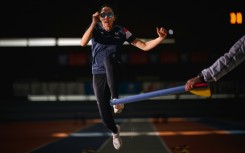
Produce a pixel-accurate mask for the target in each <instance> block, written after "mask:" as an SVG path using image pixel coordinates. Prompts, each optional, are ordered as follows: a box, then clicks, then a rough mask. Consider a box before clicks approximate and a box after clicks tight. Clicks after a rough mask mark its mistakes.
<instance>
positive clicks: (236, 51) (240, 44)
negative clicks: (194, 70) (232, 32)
mask: <svg viewBox="0 0 245 153" xmlns="http://www.w3.org/2000/svg"><path fill="white" fill-rule="evenodd" d="M244 59H245V35H243V37H241V38H240V39H239V40H238V41H237V42H236V43H235V44H234V45H233V46H232V47H231V48H230V50H229V52H227V53H225V54H224V55H223V56H221V57H219V58H218V59H217V60H216V61H215V62H214V63H213V64H212V65H211V66H210V67H208V68H206V69H203V70H202V72H201V73H202V75H203V77H204V80H205V81H206V82H210V81H218V80H219V79H220V78H221V77H223V76H224V75H226V74H227V73H228V72H230V71H231V70H232V69H234V68H235V67H236V66H238V65H239V64H240V63H242V62H243V61H244Z"/></svg>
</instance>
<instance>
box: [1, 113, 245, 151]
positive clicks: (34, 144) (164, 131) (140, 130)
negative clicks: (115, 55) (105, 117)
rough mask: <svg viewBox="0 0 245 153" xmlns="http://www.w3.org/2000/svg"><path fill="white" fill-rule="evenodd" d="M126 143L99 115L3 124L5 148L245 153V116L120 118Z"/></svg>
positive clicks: (3, 147)
mask: <svg viewBox="0 0 245 153" xmlns="http://www.w3.org/2000/svg"><path fill="white" fill-rule="evenodd" d="M116 121H117V123H118V124H120V126H121V138H122V140H123V146H122V148H121V149H120V150H119V151H118V150H115V149H114V148H113V145H112V138H111V134H110V133H109V131H108V130H107V129H106V128H105V127H104V126H103V125H102V124H101V122H100V119H90V120H83V121H79V120H73V121H47V122H46V121H36V122H5V123H1V126H0V130H1V138H0V140H1V146H0V152H1V153H85V150H90V151H94V152H96V153H113V152H116V153H149V152H150V153H244V145H245V126H244V121H243V120H242V119H234V118H232V119H230V118H225V119H221V118H219V119H214V118H213V119H208V118H131V119H118V120H116Z"/></svg>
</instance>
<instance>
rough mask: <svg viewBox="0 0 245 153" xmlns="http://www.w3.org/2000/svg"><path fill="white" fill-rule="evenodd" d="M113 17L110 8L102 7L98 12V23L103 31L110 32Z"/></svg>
mask: <svg viewBox="0 0 245 153" xmlns="http://www.w3.org/2000/svg"><path fill="white" fill-rule="evenodd" d="M114 20H115V15H114V13H113V11H112V9H111V8H110V7H103V8H102V9H101V12H100V21H101V23H102V25H103V27H104V29H105V30H110V29H111V28H112V26H113V22H114Z"/></svg>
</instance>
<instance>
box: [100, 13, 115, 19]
mask: <svg viewBox="0 0 245 153" xmlns="http://www.w3.org/2000/svg"><path fill="white" fill-rule="evenodd" d="M106 16H108V17H109V18H112V17H113V16H114V14H113V13H111V12H109V13H105V12H103V13H101V14H100V17H102V18H105V17H106Z"/></svg>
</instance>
